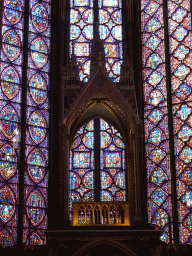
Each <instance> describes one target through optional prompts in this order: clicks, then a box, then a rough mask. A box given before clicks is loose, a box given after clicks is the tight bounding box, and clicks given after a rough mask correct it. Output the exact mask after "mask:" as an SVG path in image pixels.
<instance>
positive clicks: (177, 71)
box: [167, 0, 192, 244]
mask: <svg viewBox="0 0 192 256" xmlns="http://www.w3.org/2000/svg"><path fill="white" fill-rule="evenodd" d="M167 2H168V27H169V48H170V63H171V66H170V68H171V88H172V104H173V120H174V124H173V126H174V143H175V155H176V157H175V161H176V162H175V166H176V178H177V180H176V184H177V185H176V187H177V199H178V222H179V231H180V243H191V244H192V215H191V207H192V192H191V185H192V169H191V168H192V147H191V135H192V122H191V120H192V113H191V111H192V108H191V107H192V105H191V81H192V72H191V59H192V38H191V9H190V4H191V2H190V0H186V1H170V0H168V1H167Z"/></svg>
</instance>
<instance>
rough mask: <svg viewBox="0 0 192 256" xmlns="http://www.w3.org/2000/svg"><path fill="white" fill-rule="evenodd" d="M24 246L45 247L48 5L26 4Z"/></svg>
mask: <svg viewBox="0 0 192 256" xmlns="http://www.w3.org/2000/svg"><path fill="white" fill-rule="evenodd" d="M29 6H30V16H29V17H30V18H29V54H28V90H27V110H26V114H27V131H26V148H25V163H26V170H25V179H24V184H25V186H24V188H25V196H24V200H25V210H24V222H23V242H24V244H33V245H42V244H45V234H44V229H46V228H47V207H48V148H49V85H50V75H49V72H50V29H51V28H50V18H51V17H50V15H51V1H50V0H47V1H41V2H39V1H38V0H30V2H29Z"/></svg>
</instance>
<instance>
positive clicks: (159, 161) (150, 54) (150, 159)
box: [141, 0, 172, 243]
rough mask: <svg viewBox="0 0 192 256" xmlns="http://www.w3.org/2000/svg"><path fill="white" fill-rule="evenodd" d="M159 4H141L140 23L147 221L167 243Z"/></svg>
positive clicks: (167, 167)
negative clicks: (158, 230)
mask: <svg viewBox="0 0 192 256" xmlns="http://www.w3.org/2000/svg"><path fill="white" fill-rule="evenodd" d="M162 4H163V0H160V1H152V0H142V1H141V8H142V12H141V21H142V45H143V46H142V47H143V56H142V59H143V84H144V89H143V90H144V115H145V141H146V157H147V181H148V220H149V222H150V223H152V224H154V225H155V227H156V228H157V229H164V233H163V235H162V237H161V239H162V240H163V241H165V242H167V243H168V242H169V241H170V235H171V234H170V232H169V231H170V230H172V225H171V224H170V221H171V222H172V203H171V177H170V161H169V133H168V117H167V93H166V79H165V75H166V74H165V46H164V20H163V6H162ZM170 225H171V227H170Z"/></svg>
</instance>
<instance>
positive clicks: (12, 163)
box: [0, 0, 25, 246]
mask: <svg viewBox="0 0 192 256" xmlns="http://www.w3.org/2000/svg"><path fill="white" fill-rule="evenodd" d="M24 9H25V3H24V1H23V0H18V1H9V0H5V1H4V12H3V17H2V48H1V56H0V61H1V86H0V244H1V245H2V246H10V245H15V244H16V243H17V226H18V204H19V202H18V197H19V169H18V168H19V162H20V132H21V92H22V66H23V54H22V52H23V28H24Z"/></svg>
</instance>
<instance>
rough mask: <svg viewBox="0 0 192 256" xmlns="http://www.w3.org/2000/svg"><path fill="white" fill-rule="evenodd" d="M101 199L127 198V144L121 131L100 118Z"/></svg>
mask: <svg viewBox="0 0 192 256" xmlns="http://www.w3.org/2000/svg"><path fill="white" fill-rule="evenodd" d="M100 152H101V156H100V169H101V174H100V175H101V193H100V200H101V201H125V200H126V176H125V173H126V170H125V146H124V143H123V141H122V137H121V135H120V133H119V132H118V131H117V130H116V129H115V128H114V127H113V126H112V125H110V124H109V123H107V122H106V121H104V120H103V119H100Z"/></svg>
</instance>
